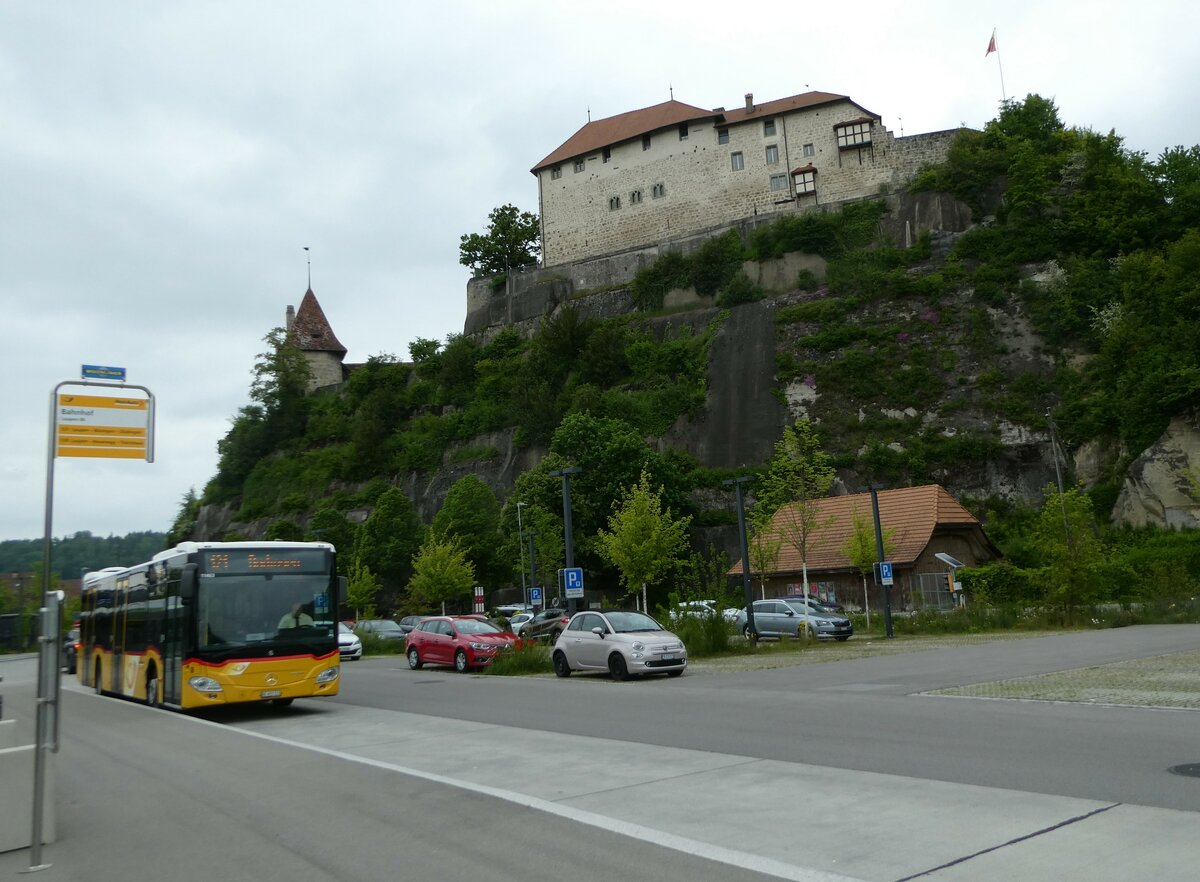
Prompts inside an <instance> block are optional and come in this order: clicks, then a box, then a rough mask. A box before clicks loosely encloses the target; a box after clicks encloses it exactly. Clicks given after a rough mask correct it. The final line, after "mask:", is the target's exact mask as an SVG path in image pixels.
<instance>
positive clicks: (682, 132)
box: [679, 123, 688, 141]
mask: <svg viewBox="0 0 1200 882" xmlns="http://www.w3.org/2000/svg"><path fill="white" fill-rule="evenodd" d="M687 138H688V127H687V123H680V124H679V140H680V141H686V140H687Z"/></svg>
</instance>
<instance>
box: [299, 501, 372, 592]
mask: <svg viewBox="0 0 1200 882" xmlns="http://www.w3.org/2000/svg"><path fill="white" fill-rule="evenodd" d="M358 529H359V528H358V525H357V524H355V523H353V522H352V521H351V520H350V519H349V518H347V517H346V515H345V513H344V512H341V511H339V510H338V509H336V508H334V507H332V506H329V505H326V506H325V507H323V508H319V509H317V511H316V513H315V514H314V515H313V516H312V520H311V521H310V522H309V525H308V533H307V534H306V535H305V537H304V538H305V539H306V540H308V541H318V542H328V543H329V544H330V545H332V546H333V548H334V550H335V551H336V552H337V553H338V572H339V573H341V574H342V575H346V576H348V575H349V574H350V571H351V568H352V567H353V565H354V563H355V561H354V545H355V540H356V538H357V536H358Z"/></svg>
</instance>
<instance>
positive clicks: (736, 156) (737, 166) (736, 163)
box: [729, 152, 746, 171]
mask: <svg viewBox="0 0 1200 882" xmlns="http://www.w3.org/2000/svg"><path fill="white" fill-rule="evenodd" d="M729 164H730V165H731V166H732V167H733V170H734V171H741V170H742V169H744V168H745V167H746V160H745V159H744V158H743V157H742V154H741V153H740V152H738V153H730V154H729Z"/></svg>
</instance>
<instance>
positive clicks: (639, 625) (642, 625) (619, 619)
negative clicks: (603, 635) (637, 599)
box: [604, 611, 662, 634]
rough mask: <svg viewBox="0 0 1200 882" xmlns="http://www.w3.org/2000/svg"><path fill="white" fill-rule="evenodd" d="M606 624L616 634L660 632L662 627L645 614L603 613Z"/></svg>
mask: <svg viewBox="0 0 1200 882" xmlns="http://www.w3.org/2000/svg"><path fill="white" fill-rule="evenodd" d="M604 615H605V617H606V618H607V619H608V623H609V624H610V625H611V626H612V629H613V630H614V631H616V632H617V633H618V634H629V633H631V632H633V631H661V630H662V625H660V624H659V623H658V622H656V621H654V619H652V618H650V617H649V616H648V615H646V614H645V613H640V612H624V611H622V612H610V613H605V614H604Z"/></svg>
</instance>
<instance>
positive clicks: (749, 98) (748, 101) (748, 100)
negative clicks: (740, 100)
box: [746, 92, 754, 113]
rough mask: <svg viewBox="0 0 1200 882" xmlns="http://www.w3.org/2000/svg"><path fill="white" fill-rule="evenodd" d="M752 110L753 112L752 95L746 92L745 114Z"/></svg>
mask: <svg viewBox="0 0 1200 882" xmlns="http://www.w3.org/2000/svg"><path fill="white" fill-rule="evenodd" d="M753 110H754V93H753V92H747V93H746V113H750V112H752V111H753Z"/></svg>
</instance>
